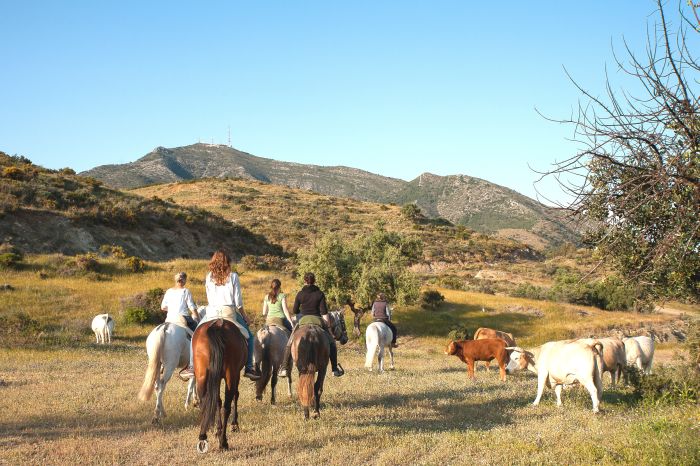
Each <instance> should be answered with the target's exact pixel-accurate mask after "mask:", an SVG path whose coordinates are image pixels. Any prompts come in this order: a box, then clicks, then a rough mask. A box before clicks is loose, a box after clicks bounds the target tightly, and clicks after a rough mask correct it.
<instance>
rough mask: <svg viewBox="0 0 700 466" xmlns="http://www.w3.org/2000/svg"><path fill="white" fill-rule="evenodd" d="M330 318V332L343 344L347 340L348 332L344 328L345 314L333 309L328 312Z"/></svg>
mask: <svg viewBox="0 0 700 466" xmlns="http://www.w3.org/2000/svg"><path fill="white" fill-rule="evenodd" d="M329 315H330V320H331V333H332V334H333V338H335V339H336V340H337V341H339V342H340V344H341V345H344V344H345V343H347V342H348V332H347V329H346V328H345V314H344V313H343V311H333V312H330V313H329Z"/></svg>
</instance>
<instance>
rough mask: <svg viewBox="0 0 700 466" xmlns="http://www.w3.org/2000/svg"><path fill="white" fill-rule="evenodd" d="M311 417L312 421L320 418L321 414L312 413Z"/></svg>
mask: <svg viewBox="0 0 700 466" xmlns="http://www.w3.org/2000/svg"><path fill="white" fill-rule="evenodd" d="M311 417H312V418H313V419H318V418H320V417H321V413H318V412H316V411H314V412H313V414H311Z"/></svg>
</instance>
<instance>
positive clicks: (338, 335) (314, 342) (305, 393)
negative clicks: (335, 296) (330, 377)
mask: <svg viewBox="0 0 700 466" xmlns="http://www.w3.org/2000/svg"><path fill="white" fill-rule="evenodd" d="M328 316H329V318H330V323H331V326H330V333H331V335H333V338H335V339H336V340H337V341H339V342H340V344H341V345H344V344H345V343H347V342H348V333H347V330H346V328H345V314H344V313H343V311H334V312H329V313H328ZM292 338H293V339H294V340H293V341H292V358H294V364H295V365H296V367H297V370H298V371H299V382H298V384H297V393H298V395H299V402H300V403H301V405H302V406H303V407H304V419H309V408H310V407H311V403H312V402H313V404H314V413H313V417H314V418H318V417H319V416H320V415H321V413H320V409H321V394H322V393H323V382H324V380H325V379H326V369H327V368H328V362H329V360H330V344H329V343H328V336H327V334H326V331H325V330H324V329H323V328H322V327H319V326H318V325H302V326H300V327H299V328H298V329H297V330H296V331H295V332H294V336H293V337H292ZM316 372H318V378H317V379H316V382H315V383H314V377H315V375H316Z"/></svg>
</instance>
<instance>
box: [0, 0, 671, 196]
mask: <svg viewBox="0 0 700 466" xmlns="http://www.w3.org/2000/svg"><path fill="white" fill-rule="evenodd" d="M668 9H669V10H670V11H669V15H670V16H672V18H673V20H674V21H675V20H676V17H677V15H676V14H675V12H676V10H677V8H675V4H674V5H671V4H669V7H668ZM653 11H654V4H653V2H651V1H640V0H625V1H610V0H607V1H587V2H562V1H561V0H559V1H538V2H478V3H477V2H469V1H431V2H425V1H396V2H389V1H354V2H334V1H319V2H315V1H314V2H312V1H306V2H288V1H279V2H266V1H260V2H239V1H231V2H220V3H213V2H173V1H170V2H128V1H122V2H94V1H93V2H33V1H30V0H23V1H21V2H18V1H7V0H0V30H2V31H3V40H2V41H0V60H1V61H0V63H2V64H3V66H2V68H3V71H2V72H1V73H0V150H3V151H5V152H8V153H10V154H15V153H16V154H22V155H25V156H27V157H29V158H30V159H31V160H32V161H34V162H35V163H38V164H41V165H44V166H46V167H50V168H60V167H64V166H70V167H73V168H75V169H77V170H85V169H88V168H91V167H93V166H96V165H101V164H105V163H123V162H128V161H133V160H136V159H137V158H139V157H141V156H143V155H145V154H146V153H147V152H149V151H150V150H152V149H153V148H154V147H156V146H166V147H174V146H182V145H187V144H191V143H194V142H197V140H198V139H199V138H201V139H202V141H206V142H210V141H211V140H212V138H213V140H214V142H216V143H225V142H226V138H227V128H228V126H229V125H230V127H231V138H232V144H233V146H234V147H236V148H238V149H240V150H244V151H246V152H250V153H252V154H254V155H259V156H263V157H270V158H275V159H278V160H287V161H294V162H301V163H314V164H320V165H347V166H352V167H358V168H362V169H365V170H369V171H372V172H375V173H381V174H383V175H387V176H393V177H397V178H403V179H406V180H410V179H413V178H415V177H416V176H418V175H419V174H420V173H422V172H432V173H437V174H441V175H447V174H458V173H459V174H466V175H471V176H477V177H480V178H484V179H487V180H489V181H492V182H495V183H498V184H502V185H505V186H508V187H510V188H513V189H515V190H517V191H520V192H522V193H524V194H526V195H529V196H534V195H535V191H534V188H533V186H532V183H533V181H534V180H535V179H536V178H537V175H536V174H535V173H533V172H531V171H530V170H529V168H528V163H529V164H530V165H531V166H534V167H537V168H546V167H547V166H548V164H549V163H551V162H552V161H553V160H555V159H562V158H565V157H567V156H569V155H572V154H573V153H574V152H575V151H576V145H575V144H573V143H571V142H568V141H567V140H566V138H567V137H569V136H571V133H572V128H570V127H562V126H559V125H557V124H554V123H551V122H548V121H546V120H544V119H543V118H542V117H541V116H539V115H538V114H537V113H536V111H535V108H537V109H539V110H540V111H542V112H543V113H545V114H547V115H549V116H552V117H567V116H569V114H570V112H571V111H572V110H573V109H574V108H575V107H576V105H577V101H578V99H579V94H578V92H577V91H576V89H575V88H574V86H573V85H572V84H571V83H570V82H569V80H568V78H567V77H566V75H565V73H564V71H563V67H566V68H567V70H569V72H570V73H571V74H572V75H573V76H574V77H575V78H576V79H577V80H578V81H579V82H580V83H581V84H582V85H583V86H584V87H586V88H588V89H590V90H592V91H593V92H594V93H602V91H603V89H604V88H603V85H604V78H605V75H604V73H605V66H606V64H607V65H608V70H609V72H610V74H611V76H612V78H613V80H614V81H617V79H618V78H619V79H620V81H619V82H620V83H624V82H625V81H624V79H622V77H621V76H619V73H616V71H615V69H614V67H613V66H612V64H613V55H612V50H611V45H615V46H617V47H618V48H619V47H621V46H622V38H623V36H624V38H625V39H626V40H627V41H628V42H629V43H630V44H631V46H632V47H633V48H635V49H637V50H643V45H644V39H645V34H646V28H647V25H648V24H649V25H651V24H652V23H653V20H654V17H653V16H652V13H653ZM676 24H677V21H676ZM541 189H542V190H543V191H544V192H545V193H546V194H547V195H548V196H550V197H552V198H559V199H561V195H560V194H559V193H558V191H557V190H556V189H555V188H554V187H553V186H548V185H543V186H542V187H541Z"/></svg>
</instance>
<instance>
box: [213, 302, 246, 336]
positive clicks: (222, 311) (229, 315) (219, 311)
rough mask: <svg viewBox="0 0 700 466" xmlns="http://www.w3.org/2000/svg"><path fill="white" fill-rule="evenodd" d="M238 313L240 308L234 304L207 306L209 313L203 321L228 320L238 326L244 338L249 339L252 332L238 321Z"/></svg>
mask: <svg viewBox="0 0 700 466" xmlns="http://www.w3.org/2000/svg"><path fill="white" fill-rule="evenodd" d="M236 314H238V310H237V309H236V308H234V307H233V306H207V314H206V317H205V318H204V320H202V323H204V322H209V321H211V320H217V319H223V320H227V321H229V322H231V323H232V324H233V325H235V326H236V327H238V330H240V332H241V335H243V338H245V339H246V340H248V339H249V338H250V333H249V332H248V330H246V328H245V327H244V326H242V325H241V324H239V323H238V322H237V321H236Z"/></svg>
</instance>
